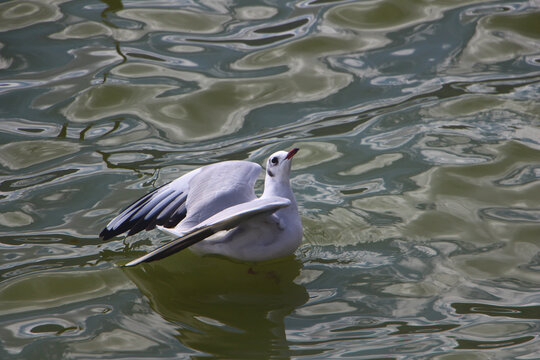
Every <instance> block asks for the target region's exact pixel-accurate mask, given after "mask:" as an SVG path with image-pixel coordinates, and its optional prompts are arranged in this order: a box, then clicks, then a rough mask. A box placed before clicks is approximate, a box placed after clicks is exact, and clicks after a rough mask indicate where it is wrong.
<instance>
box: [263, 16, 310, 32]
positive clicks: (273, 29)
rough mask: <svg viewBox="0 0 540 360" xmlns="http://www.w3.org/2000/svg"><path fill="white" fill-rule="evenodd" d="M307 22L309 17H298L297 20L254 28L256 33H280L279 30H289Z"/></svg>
mask: <svg viewBox="0 0 540 360" xmlns="http://www.w3.org/2000/svg"><path fill="white" fill-rule="evenodd" d="M308 22H309V19H307V18H303V19H298V20H293V21H290V22H286V23H284V24H279V25H274V26H266V27H261V28H259V29H257V30H255V32H256V33H258V34H275V33H281V32H286V31H291V30H294V29H297V28H300V27H302V26H303V25H305V24H307V23H308Z"/></svg>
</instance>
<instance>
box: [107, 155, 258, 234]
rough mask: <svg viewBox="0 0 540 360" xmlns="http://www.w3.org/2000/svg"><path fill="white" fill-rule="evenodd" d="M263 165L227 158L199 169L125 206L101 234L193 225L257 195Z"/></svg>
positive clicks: (132, 232) (129, 232)
mask: <svg viewBox="0 0 540 360" xmlns="http://www.w3.org/2000/svg"><path fill="white" fill-rule="evenodd" d="M260 170H261V167H260V166H259V165H257V164H255V163H252V162H249V161H225V162H222V163H217V164H212V165H208V166H204V167H202V168H199V169H195V170H193V171H191V172H189V173H187V174H185V175H183V176H181V177H179V178H178V179H176V180H174V181H172V182H170V183H168V184H166V185H163V186H161V187H159V188H157V189H155V190H154V191H152V192H150V193H148V194H146V195H145V196H143V197H142V198H140V199H139V200H137V201H135V202H134V203H133V204H131V205H130V206H128V207H127V208H125V209H124V210H123V211H122V212H121V213H120V214H119V215H118V216H116V217H115V218H114V219H112V220H111V222H109V224H108V225H107V226H106V227H105V229H103V231H101V233H100V234H99V236H100V237H102V238H103V240H108V239H110V238H112V237H114V236H116V235H120V234H122V233H124V232H126V231H128V236H129V235H134V234H136V233H138V232H140V231H142V230H152V229H154V228H155V227H156V226H157V225H161V226H163V227H166V228H173V227H176V226H178V224H180V223H181V222H182V225H184V224H183V221H182V220H184V219H185V220H186V224H185V225H184V226H182V228H187V229H189V228H192V227H193V226H195V225H197V224H199V223H200V222H202V221H204V220H206V219H207V218H209V217H210V216H212V215H214V214H215V213H217V212H219V211H221V210H223V209H225V208H227V207H230V206H233V205H236V204H239V203H242V202H246V201H251V200H253V199H254V198H255V193H254V190H253V186H254V185H255V181H256V180H257V176H258V175H259V172H260Z"/></svg>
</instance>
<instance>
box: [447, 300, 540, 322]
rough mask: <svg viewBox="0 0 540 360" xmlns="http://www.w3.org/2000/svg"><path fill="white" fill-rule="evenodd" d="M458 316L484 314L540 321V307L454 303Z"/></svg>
mask: <svg viewBox="0 0 540 360" xmlns="http://www.w3.org/2000/svg"><path fill="white" fill-rule="evenodd" d="M452 307H453V308H454V309H455V310H456V313H458V314H484V315H489V316H495V317H499V316H504V317H510V318H517V319H540V306H537V305H534V306H499V305H489V304H479V303H453V304H452Z"/></svg>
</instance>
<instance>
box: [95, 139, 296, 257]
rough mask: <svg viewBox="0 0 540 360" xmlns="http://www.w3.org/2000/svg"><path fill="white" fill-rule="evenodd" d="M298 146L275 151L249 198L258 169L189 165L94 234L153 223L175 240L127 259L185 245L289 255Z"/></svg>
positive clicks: (239, 164) (206, 250) (240, 164)
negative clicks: (261, 186) (293, 166)
mask: <svg viewBox="0 0 540 360" xmlns="http://www.w3.org/2000/svg"><path fill="white" fill-rule="evenodd" d="M297 152H298V149H296V148H295V149H292V150H291V151H289V152H286V151H278V152H276V153H274V154H272V155H271V156H270V158H269V159H268V163H267V167H266V177H265V181H264V185H265V188H264V192H263V194H262V196H261V197H260V198H257V197H256V196H255V192H254V185H255V181H256V180H257V177H258V175H259V173H260V171H261V167H260V166H259V165H258V164H255V163H252V162H249V161H224V162H220V163H216V164H212V165H208V166H204V167H202V168H198V169H195V170H193V171H191V172H189V173H187V174H185V175H184V176H181V177H180V178H178V179H176V180H174V181H172V182H171V183H169V184H166V185H164V186H162V187H160V188H158V189H156V190H154V191H153V192H151V193H149V194H147V195H145V196H143V197H142V198H141V199H139V200H138V201H136V202H135V203H133V204H132V205H130V206H129V207H127V208H126V209H125V210H124V211H122V212H121V213H120V214H119V215H118V216H117V217H115V218H114V219H113V220H112V221H111V222H110V223H109V224H108V225H107V227H106V228H105V229H104V230H103V231H102V232H101V234H100V236H101V237H103V239H104V240H107V239H110V238H112V237H113V236H116V235H119V234H122V233H124V232H126V231H129V233H128V235H133V234H136V233H138V232H139V231H142V230H151V229H153V228H155V227H156V226H159V227H160V229H162V230H164V231H167V232H169V233H171V234H173V235H175V236H177V239H175V240H173V241H171V242H169V243H167V244H165V245H164V246H162V247H160V248H158V249H156V250H154V251H152V252H150V253H149V254H146V255H144V256H142V257H140V258H138V259H136V260H133V261H131V262H129V263H128V264H127V266H133V265H137V264H139V263H141V262H149V261H153V260H158V259H162V258H164V257H167V256H169V255H172V254H174V253H176V252H178V251H180V250H182V249H185V248H187V247H189V246H192V249H193V250H194V251H195V252H198V253H203V254H220V255H225V256H228V257H231V258H235V259H239V260H245V261H263V260H269V259H275V258H279V257H283V256H287V255H290V254H292V253H293V252H294V251H295V250H296V249H297V248H298V246H299V245H300V242H301V240H302V223H301V221H300V216H299V215H298V208H297V205H296V199H295V197H294V194H293V192H292V190H291V186H290V182H289V176H290V171H291V160H292V158H293V156H294V155H295V154H296V153H297Z"/></svg>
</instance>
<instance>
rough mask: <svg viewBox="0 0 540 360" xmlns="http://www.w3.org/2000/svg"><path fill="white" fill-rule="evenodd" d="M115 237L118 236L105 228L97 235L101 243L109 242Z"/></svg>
mask: <svg viewBox="0 0 540 360" xmlns="http://www.w3.org/2000/svg"><path fill="white" fill-rule="evenodd" d="M116 235H118V234H115V233H114V232H112V231H110V230H109V229H107V228H105V229H103V230H101V232H100V233H99V237H100V238H101V240H103V241H107V240H109V239H112V238H113V237H115V236H116Z"/></svg>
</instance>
